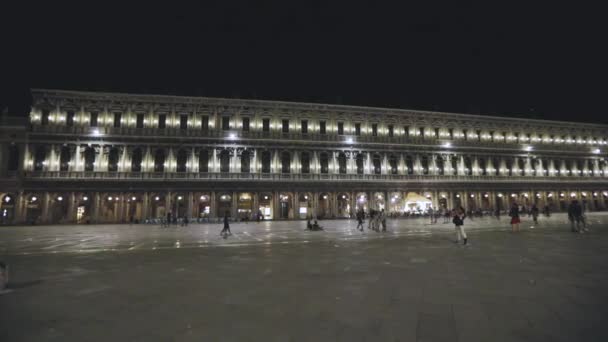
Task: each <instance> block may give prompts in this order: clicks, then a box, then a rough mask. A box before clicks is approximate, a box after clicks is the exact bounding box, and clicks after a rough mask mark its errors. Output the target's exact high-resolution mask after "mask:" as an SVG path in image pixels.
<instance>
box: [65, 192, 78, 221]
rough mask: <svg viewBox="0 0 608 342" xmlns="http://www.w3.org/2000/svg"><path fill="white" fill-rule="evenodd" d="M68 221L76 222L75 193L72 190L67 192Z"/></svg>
mask: <svg viewBox="0 0 608 342" xmlns="http://www.w3.org/2000/svg"><path fill="white" fill-rule="evenodd" d="M67 222H68V223H75V222H76V195H75V194H74V193H73V192H70V193H69V194H68V219H67Z"/></svg>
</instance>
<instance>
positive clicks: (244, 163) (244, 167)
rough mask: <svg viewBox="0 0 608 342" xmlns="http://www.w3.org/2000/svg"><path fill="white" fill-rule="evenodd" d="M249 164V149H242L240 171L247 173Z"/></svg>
mask: <svg viewBox="0 0 608 342" xmlns="http://www.w3.org/2000/svg"><path fill="white" fill-rule="evenodd" d="M250 165H251V153H250V152H249V151H243V153H241V172H243V173H249V171H250Z"/></svg>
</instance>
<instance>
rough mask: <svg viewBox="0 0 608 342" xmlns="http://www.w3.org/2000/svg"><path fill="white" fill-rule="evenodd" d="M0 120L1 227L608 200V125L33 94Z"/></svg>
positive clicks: (559, 206)
mask: <svg viewBox="0 0 608 342" xmlns="http://www.w3.org/2000/svg"><path fill="white" fill-rule="evenodd" d="M32 95H33V105H32V109H31V113H30V116H29V118H27V119H26V118H23V119H18V118H12V117H8V116H6V115H5V116H4V117H3V119H2V121H1V124H0V138H1V140H0V142H1V144H2V145H1V147H2V150H1V153H0V185H1V188H0V200H1V204H0V213H1V215H2V223H4V224H23V223H41V224H44V223H84V222H91V223H104V222H108V223H120V222H127V221H130V220H137V221H140V222H141V221H144V220H146V219H150V218H158V217H164V216H165V215H166V213H167V212H171V213H172V214H173V215H177V216H178V217H189V218H203V217H204V218H211V219H213V218H216V217H222V216H224V215H229V216H231V217H232V218H233V219H242V218H246V217H247V218H250V217H252V215H255V214H256V213H258V212H261V213H262V214H263V215H264V217H265V218H266V219H303V218H306V217H310V216H314V217H320V218H348V217H351V216H352V215H353V213H354V212H355V211H356V210H358V209H364V210H366V211H367V210H369V209H370V208H373V209H384V210H386V211H388V212H389V213H394V214H397V215H401V214H403V213H404V212H407V211H423V210H425V209H428V208H429V207H431V206H432V207H433V208H434V209H441V208H454V207H456V206H463V207H465V208H466V209H467V210H477V209H482V210H492V211H493V210H496V209H501V210H505V209H507V208H508V206H509V205H510V204H511V203H512V202H517V203H518V204H520V205H526V206H531V205H532V204H537V205H538V206H540V207H544V206H549V207H550V208H551V210H553V211H559V210H564V209H565V208H566V206H567V204H568V203H569V202H570V200H571V199H573V198H577V199H579V200H581V201H582V202H583V203H584V204H585V207H586V208H587V210H604V209H606V207H607V205H608V203H607V202H608V159H607V153H606V151H607V150H608V142H607V139H608V126H606V125H597V124H585V123H572V122H557V121H541V120H526V119H515V118H504V117H490V116H476V115H464V114H452V113H440V112H425V111H416V110H400V109H384V108H370V107H353V106H340V105H324V104H312V103H294V102H279V101H258V100H237V99H222V98H203V97H178V96H157V95H132V94H118V93H96V92H81V91H62V90H42V89H35V90H32Z"/></svg>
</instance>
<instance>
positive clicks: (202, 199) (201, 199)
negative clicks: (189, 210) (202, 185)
mask: <svg viewBox="0 0 608 342" xmlns="http://www.w3.org/2000/svg"><path fill="white" fill-rule="evenodd" d="M196 196H197V199H198V204H197V214H198V215H197V217H198V218H199V219H200V220H204V221H209V216H210V214H211V196H210V195H209V194H208V193H202V194H197V195H196Z"/></svg>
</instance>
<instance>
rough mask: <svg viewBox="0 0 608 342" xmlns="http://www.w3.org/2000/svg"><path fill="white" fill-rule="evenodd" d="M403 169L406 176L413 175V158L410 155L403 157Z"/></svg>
mask: <svg viewBox="0 0 608 342" xmlns="http://www.w3.org/2000/svg"><path fill="white" fill-rule="evenodd" d="M405 167H406V168H407V174H408V175H413V174H414V158H412V156H411V155H408V156H406V157H405Z"/></svg>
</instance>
